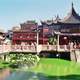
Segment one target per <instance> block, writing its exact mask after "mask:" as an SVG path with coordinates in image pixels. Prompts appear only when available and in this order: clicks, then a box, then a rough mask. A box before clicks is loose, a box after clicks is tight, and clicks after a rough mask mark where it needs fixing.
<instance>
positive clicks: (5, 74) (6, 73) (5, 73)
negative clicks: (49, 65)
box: [0, 69, 80, 80]
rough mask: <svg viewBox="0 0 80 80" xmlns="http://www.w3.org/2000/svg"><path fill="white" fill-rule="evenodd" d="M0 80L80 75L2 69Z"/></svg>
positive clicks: (75, 79) (70, 79)
mask: <svg viewBox="0 0 80 80" xmlns="http://www.w3.org/2000/svg"><path fill="white" fill-rule="evenodd" d="M0 80H80V75H65V76H56V75H55V76H49V75H45V74H43V73H34V72H28V71H20V70H17V71H13V72H12V71H11V70H10V69H4V70H0Z"/></svg>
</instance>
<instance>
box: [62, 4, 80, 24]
mask: <svg viewBox="0 0 80 80" xmlns="http://www.w3.org/2000/svg"><path fill="white" fill-rule="evenodd" d="M61 22H62V23H80V16H79V15H78V14H77V13H76V11H75V9H74V7H73V3H72V8H71V11H70V13H69V14H68V15H67V16H66V17H65V18H64V19H62V20H61Z"/></svg>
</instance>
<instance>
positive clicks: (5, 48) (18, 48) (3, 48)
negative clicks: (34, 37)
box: [0, 45, 80, 53]
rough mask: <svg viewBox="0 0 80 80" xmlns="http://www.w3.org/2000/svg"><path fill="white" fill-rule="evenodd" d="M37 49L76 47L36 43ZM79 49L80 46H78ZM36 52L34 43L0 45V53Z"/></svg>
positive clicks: (67, 49)
mask: <svg viewBox="0 0 80 80" xmlns="http://www.w3.org/2000/svg"><path fill="white" fill-rule="evenodd" d="M38 47H39V48H38V51H39V52H40V51H45V50H46V51H51V50H54V51H70V50H74V49H78V48H74V47H73V46H70V45H38ZM79 49H80V48H79ZM10 51H12V52H37V46H36V45H0V53H4V52H10Z"/></svg>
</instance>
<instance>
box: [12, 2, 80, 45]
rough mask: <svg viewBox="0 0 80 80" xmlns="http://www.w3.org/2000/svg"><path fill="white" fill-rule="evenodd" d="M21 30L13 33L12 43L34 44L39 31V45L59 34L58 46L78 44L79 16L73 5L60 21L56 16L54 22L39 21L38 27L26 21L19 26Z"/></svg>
mask: <svg viewBox="0 0 80 80" xmlns="http://www.w3.org/2000/svg"><path fill="white" fill-rule="evenodd" d="M20 26H21V29H19V30H15V31H13V36H12V43H13V44H21V43H22V42H24V43H25V44H35V43H36V40H37V34H36V32H35V30H37V29H38V30H39V44H47V43H48V41H49V37H50V36H52V35H55V34H56V33H55V32H59V34H57V35H59V44H60V45H65V44H66V45H68V44H69V42H73V43H74V42H75V43H76V44H80V16H79V15H78V14H77V13H76V11H75V9H74V6H73V3H72V7H71V10H70V12H69V13H68V15H67V16H66V17H64V18H63V19H60V18H59V16H58V15H57V17H56V19H55V20H53V19H52V20H47V21H41V25H38V24H37V23H36V22H35V21H27V22H25V23H22V24H20Z"/></svg>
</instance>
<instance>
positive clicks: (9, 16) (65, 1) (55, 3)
mask: <svg viewBox="0 0 80 80" xmlns="http://www.w3.org/2000/svg"><path fill="white" fill-rule="evenodd" d="M72 2H73V3H74V8H75V10H76V12H77V13H78V14H80V0H0V29H3V30H4V31H7V30H9V29H11V28H12V27H14V26H18V25H20V23H24V22H26V21H27V20H36V22H38V23H40V21H42V20H47V19H55V16H56V15H57V14H58V15H59V16H60V18H63V17H65V16H66V15H67V13H68V12H69V11H70V9H71V3H72Z"/></svg>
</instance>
